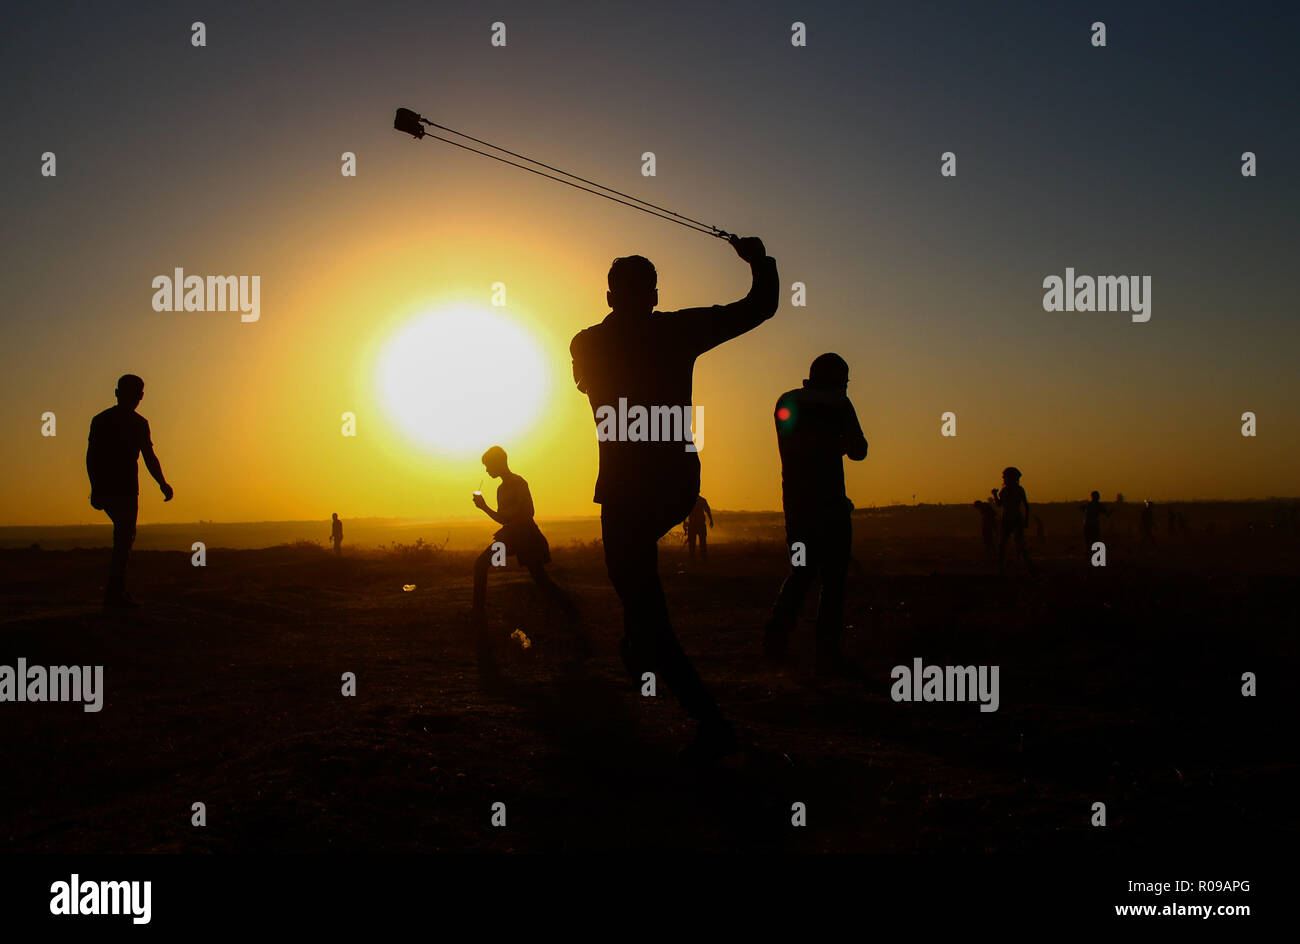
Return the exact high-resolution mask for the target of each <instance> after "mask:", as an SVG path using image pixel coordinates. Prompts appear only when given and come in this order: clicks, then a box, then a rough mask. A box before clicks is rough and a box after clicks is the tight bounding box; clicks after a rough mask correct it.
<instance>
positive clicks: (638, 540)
mask: <svg viewBox="0 0 1300 944" xmlns="http://www.w3.org/2000/svg"><path fill="white" fill-rule="evenodd" d="M662 517H663V516H657V515H654V514H653V513H652V514H647V513H646V512H644V511H642V510H640V509H636V508H631V509H620V508H610V507H609V506H608V505H606V506H604V507H603V508H602V509H601V516H600V519H601V534H602V536H603V539H604V545H605V566H606V568H607V570H608V571H609V579H610V581H611V582H612V583H613V585H614V591H615V592H616V593H617V594H618V596H619V599H620V600H622V602H623V627H624V634H625V635H624V637H623V643H622V647H621V648H622V653H623V661H624V664H625V665H626V666H627V668H628V670H629V671H630V672H631V673H632V675H633V678H634V680H635V681H636V682H638V683H639V682H640V681H641V673H643V672H648V671H650V672H656V673H658V675H659V678H660V680H661V681H663V683H664V684H665V685H667V686H668V688H669V690H670V691H672V693H673V694H674V695H675V696H677V700H678V701H679V702H681V704H682V707H683V708H684V709H686V712H687V714H689V715H690V716H691V717H692V718H695V719H696V720H697V721H699V722H700V723H701V725H702V726H707V727H710V728H721V727H725V725H726V722H725V721H723V719H722V714H721V712H719V711H718V706H717V703H716V702H714V700H713V696H712V695H710V694H709V692H708V689H706V688H705V687H704V683H703V682H702V681H701V680H700V677H699V675H698V674H697V673H696V671H695V667H694V666H693V665H692V664H691V661H690V659H688V658H687V656H686V653H685V652H684V651H682V647H681V644H680V643H679V642H678V641H677V636H676V634H675V633H674V632H673V626H672V620H671V618H670V617H669V615H668V601H667V599H666V598H665V597H664V590H663V584H661V583H660V581H659V548H658V543H657V542H658V540H659V538H660V537H662V536H663V535H664V534H666V533H667V532H668V530H669V528H670V527H671V519H669V521H668V523H664V524H662V527H661V526H660V524H661V523H662V522H661V521H660V520H657V519H660V518H662ZM677 520H678V521H681V517H680V516H678V518H677Z"/></svg>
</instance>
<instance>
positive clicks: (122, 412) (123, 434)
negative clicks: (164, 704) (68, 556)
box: [86, 374, 172, 607]
mask: <svg viewBox="0 0 1300 944" xmlns="http://www.w3.org/2000/svg"><path fill="white" fill-rule="evenodd" d="M113 392H114V394H116V396H117V406H110V407H109V408H108V409H107V410H104V411H103V412H102V413H99V414H97V415H96V416H95V418H94V419H92V420H91V421H90V442H89V445H88V446H87V448H86V472H87V473H88V474H89V475H90V507H91V508H95V509H97V510H101V511H103V512H104V513H105V514H107V515H108V517H109V519H110V520H112V522H113V556H112V558H111V559H110V561H109V565H108V586H107V587H106V588H105V590H104V606H116V607H129V606H138V605H139V604H138V603H136V602H135V600H133V599H131V596H130V594H128V593H127V592H126V565H127V561H128V560H129V559H130V556H131V545H132V543H134V541H135V523H136V517H137V515H138V514H139V510H140V471H139V467H138V465H137V464H136V458H137V457H138V456H141V455H143V456H144V466H145V468H146V469H148V470H149V474H150V475H152V476H153V478H154V481H156V482H157V483H158V487H159V488H161V489H162V494H163V501H171V500H172V487H171V486H170V485H168V484H167V480H166V479H165V478H163V471H162V465H161V464H160V463H159V462H158V457H157V456H156V455H154V451H153V440H152V438H151V436H150V433H149V421H148V420H146V419H145V418H144V417H143V416H141V415H140V414H139V413H137V412H136V411H135V408H136V407H137V406H139V404H140V401H141V400H142V399H143V398H144V381H143V380H141V379H140V378H139V377H137V376H136V375H135V374H123V375H122V376H121V377H120V378H118V381H117V389H116V390H115V391H113Z"/></svg>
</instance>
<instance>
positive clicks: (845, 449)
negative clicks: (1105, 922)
mask: <svg viewBox="0 0 1300 944" xmlns="http://www.w3.org/2000/svg"><path fill="white" fill-rule="evenodd" d="M848 384H849V365H848V364H847V363H845V361H844V358H842V357H840V356H839V355H838V354H822V355H821V356H820V357H818V358H817V359H816V360H814V361H813V362H812V366H811V367H810V368H809V369H808V379H807V380H805V381H804V382H803V387H802V388H801V389H798V390H791V391H789V392H787V393H784V394H782V395H781V397H780V398H779V399H778V400H777V401H776V409H775V420H776V442H777V448H778V450H779V451H780V453H781V499H782V504H783V506H784V508H785V541H786V548H787V550H789V552H790V554H791V559H792V560H791V567H790V575H789V576H788V577H786V579H785V583H783V584H782V585H781V592H780V594H779V595H778V596H777V598H776V603H775V604H774V605H773V607H772V617H771V619H770V620H769V621H768V624H767V627H766V628H765V630H764V633H763V648H764V650H765V652H766V654H767V657H768V658H769V659H772V660H773V661H778V662H779V661H781V660H783V659H784V658H785V656H786V651H787V648H788V646H789V639H790V634H791V633H792V632H793V631H794V628H795V624H796V622H797V621H798V619H799V609H800V607H801V606H802V605H803V601H804V598H805V597H806V596H807V595H808V591H809V590H811V589H812V585H813V583H814V582H815V581H816V580H817V578H818V577H819V576H820V578H821V598H820V600H819V601H818V604H817V630H816V642H817V662H816V671H817V672H818V673H819V674H835V673H843V674H850V675H852V674H856V673H855V671H854V667H853V666H852V665H851V664H849V663H848V662H847V661H846V659H845V657H844V653H843V650H842V649H841V648H840V636H841V635H842V634H843V631H844V581H845V578H846V576H847V574H848V569H849V560H850V557H851V548H852V544H853V521H852V517H851V516H852V512H853V503H852V502H851V501H849V499H848V496H847V495H846V494H845V491H844V456H848V457H849V458H850V459H852V460H854V461H855V462H861V461H862V460H863V459H865V458H866V457H867V440H866V437H865V436H863V435H862V427H861V425H859V423H858V414H857V412H856V411H855V410H854V409H853V403H852V402H851V401H850V400H849V398H848V394H847V390H848ZM796 543H799V544H802V545H803V549H804V550H803V553H804V555H805V556H804V558H803V562H802V563H801V564H795V563H794V557H795V554H796V553H797V549H795V548H794V545H795V544H796Z"/></svg>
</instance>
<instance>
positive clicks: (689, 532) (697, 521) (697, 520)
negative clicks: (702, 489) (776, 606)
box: [682, 495, 713, 560]
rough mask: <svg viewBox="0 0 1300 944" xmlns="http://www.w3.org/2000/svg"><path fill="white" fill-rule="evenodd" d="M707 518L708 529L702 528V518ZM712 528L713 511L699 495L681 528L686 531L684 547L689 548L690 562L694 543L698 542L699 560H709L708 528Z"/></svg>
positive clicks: (693, 554)
mask: <svg viewBox="0 0 1300 944" xmlns="http://www.w3.org/2000/svg"><path fill="white" fill-rule="evenodd" d="M705 515H708V516H709V525H708V528H706V527H705V526H704V516H705ZM711 527H713V509H712V508H710V507H709V503H708V502H707V501H705V500H704V496H703V495H701V496H700V497H699V498H697V499H696V500H695V507H693V508H692V509H691V513H690V514H689V515H688V516H687V517H686V520H685V521H683V522H682V528H683V530H685V531H686V545H687V547H689V548H690V552H691V560H695V542H696V541H699V542H700V559H701V560H708V559H709V528H711Z"/></svg>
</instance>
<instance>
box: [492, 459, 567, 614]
mask: <svg viewBox="0 0 1300 944" xmlns="http://www.w3.org/2000/svg"><path fill="white" fill-rule="evenodd" d="M483 467H484V468H485V469H487V474H488V475H490V476H491V477H492V478H494V479H500V480H501V484H500V485H499V486H497V509H496V511H493V510H492V509H491V508H489V507H488V503H487V500H486V499H484V498H483V494H482V493H481V492H475V493H474V507H476V508H478V509H480V510H482V511H483V512H484V513H485V514H486V515H487V516H488V517H489V518H491V519H492V520H493V521H495V522H497V523H498V524H499V525H501V528H500V529H499V530H498V531H497V532H496V534H494V535H492V538H493V543H492V544H489V545H488V547H487V550H485V551H484V552H483V553H482V554H480V555H479V556H478V560H476V561H475V562H474V617H475V618H476V619H477V620H480V621H481V620H482V619H483V616H484V611H485V607H486V604H487V575H488V568H489V567H491V566H492V558H493V556H495V555H496V554H497V553H498V551H497V550H494V546H495V544H496V543H497V542H500V543H501V544H504V545H505V555H506V557H507V558H509V557H511V556H514V557H517V558H518V559H519V563H521V564H523V565H524V566H525V567H527V568H528V573H529V574H530V575H531V576H532V578H533V583H535V584H537V587H538V589H539V590H541V591H542V594H543V595H544V596H545V597H546V598H547V599H549V600H551V601H552V602H554V603H556V604H558V605H559V606H560V608H561V609H564V610H566V611H568V612H572V611H573V610H574V609H575V607H574V605H573V601H571V600H570V599H569V597H568V594H566V593H565V592H564V591H563V590H561V589H560V587H559V585H557V584H556V583H555V581H554V580H552V579H551V575H550V574H548V573H547V572H546V565H547V564H549V563H550V562H551V546H550V544H548V543H547V541H546V536H545V535H544V534H542V531H541V529H540V528H538V527H537V522H535V521H534V520H533V495H532V492H531V491H529V488H528V483H527V482H525V481H524V477H523V476H522V475H516V474H515V473H513V472H511V471H510V466H509V464H508V463H507V461H506V451H505V450H504V449H502V448H501V447H500V446H493V447H492V448H490V449H489V450H488V451H487V452H485V453H483Z"/></svg>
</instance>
